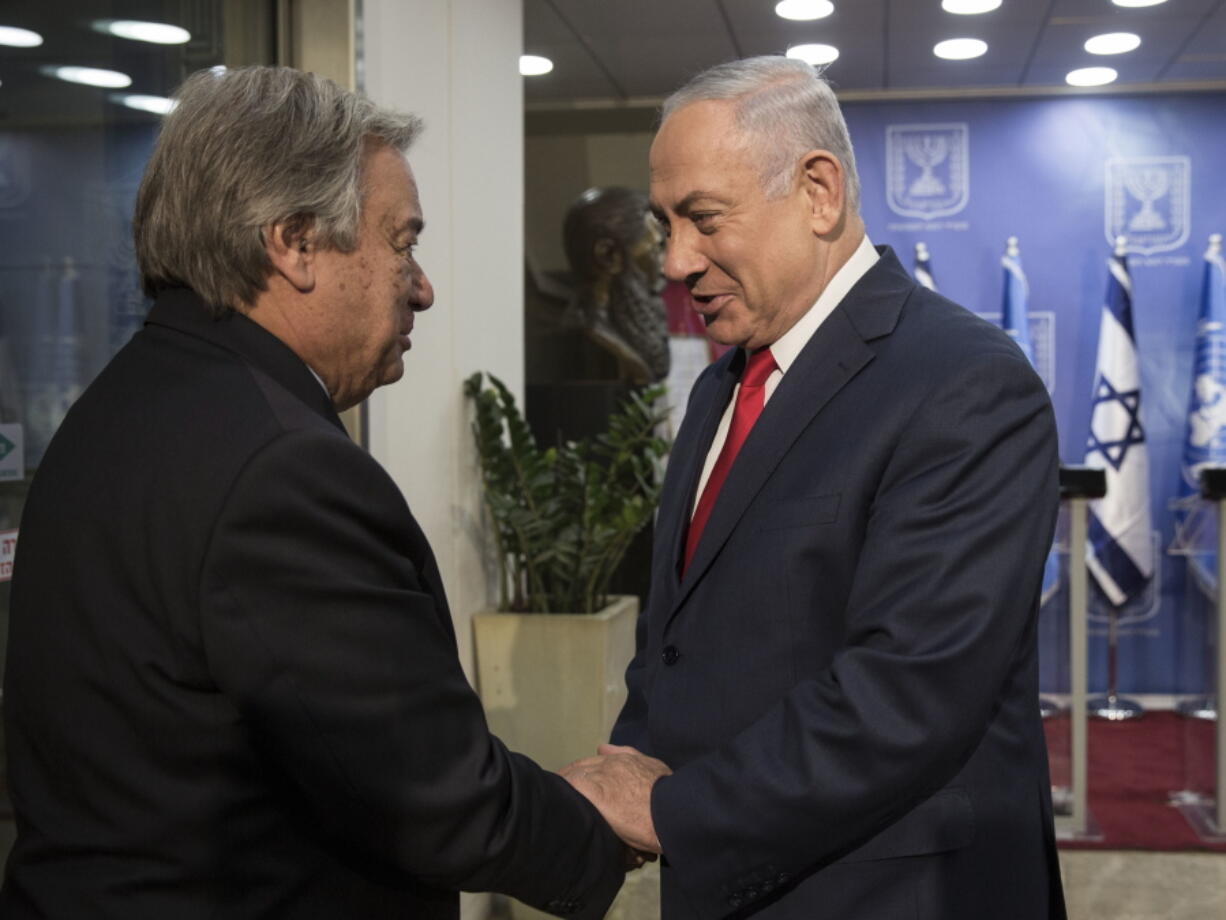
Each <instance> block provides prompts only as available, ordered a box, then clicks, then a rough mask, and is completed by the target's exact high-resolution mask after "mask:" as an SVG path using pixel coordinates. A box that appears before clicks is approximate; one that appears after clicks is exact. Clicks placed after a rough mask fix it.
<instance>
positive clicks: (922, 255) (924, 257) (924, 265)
mask: <svg viewBox="0 0 1226 920" xmlns="http://www.w3.org/2000/svg"><path fill="white" fill-rule="evenodd" d="M912 274H913V275H915V280H916V281H918V282H919V283H920V284H921V285H922V286H923V287H926V288H928V290H930V291H935V290H936V289H937V282H936V279H935V278H934V277H933V275H932V260H931V258H930V257H929V255H928V246H927V244H926V243H916V244H915V269H914V271H913V272H912Z"/></svg>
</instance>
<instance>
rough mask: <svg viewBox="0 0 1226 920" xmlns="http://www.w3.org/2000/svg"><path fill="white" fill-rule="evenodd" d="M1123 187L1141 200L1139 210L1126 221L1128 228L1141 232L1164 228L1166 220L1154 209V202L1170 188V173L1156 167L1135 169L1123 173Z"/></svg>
mask: <svg viewBox="0 0 1226 920" xmlns="http://www.w3.org/2000/svg"><path fill="white" fill-rule="evenodd" d="M1124 187H1125V188H1127V189H1128V191H1129V192H1130V193H1131V194H1132V197H1133V198H1135V199H1137V201H1139V202H1141V210H1139V211H1138V212H1137V213H1136V214H1134V215H1133V217H1132V220H1130V221H1128V229H1129V230H1134V231H1137V232H1141V233H1143V232H1145V231H1147V230H1165V229H1166V221H1165V220H1164V219H1163V217H1162V215H1161V214H1159V213H1158V212H1157V211H1155V210H1154V202H1155V201H1157V200H1158V199H1159V198H1161V197H1162V196H1163V195H1165V194H1166V193H1167V192H1168V191H1169V190H1170V187H1171V176H1170V173H1169V172H1167V171H1166V170H1165V169H1158V168H1156V167H1148V168H1145V169H1135V170H1132V171H1130V172H1128V173H1127V174H1125V176H1124Z"/></svg>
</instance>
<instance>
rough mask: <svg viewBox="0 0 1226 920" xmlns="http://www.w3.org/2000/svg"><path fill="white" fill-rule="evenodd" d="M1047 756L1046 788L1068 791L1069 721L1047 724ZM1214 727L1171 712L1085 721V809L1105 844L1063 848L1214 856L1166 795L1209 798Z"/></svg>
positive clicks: (1217, 846) (1217, 847)
mask: <svg viewBox="0 0 1226 920" xmlns="http://www.w3.org/2000/svg"><path fill="white" fill-rule="evenodd" d="M1044 727H1045V728H1046V730H1047V749H1048V753H1049V757H1050V758H1051V772H1052V783H1053V784H1054V785H1056V786H1067V785H1068V781H1069V780H1068V777H1069V774H1070V767H1069V757H1068V752H1069V741H1070V739H1069V720H1068V716H1067V715H1062V716H1057V717H1056V718H1053V719H1048V720H1047V721H1046V722H1045V723H1044ZM1213 730H1214V724H1213V723H1212V722H1205V721H1202V720H1197V719H1185V718H1183V717H1181V716H1178V715H1176V714H1175V713H1173V712H1148V713H1146V714H1145V715H1144V716H1143V717H1141V718H1140V719H1137V720H1135V721H1132V722H1105V721H1100V720H1098V719H1091V720H1090V735H1089V740H1088V742H1087V746H1088V748H1089V760H1090V763H1089V780H1088V786H1089V789H1088V794H1089V809H1090V815H1091V818H1092V820H1093V822H1094V823H1096V824H1097V825H1098V829H1099V831H1100V832H1101V833H1102V837H1103V839H1102V840H1101V841H1096V842H1092V843H1091V842H1082V841H1061V842H1060V846H1062V847H1068V848H1070V849H1098V850H1216V851H1220V852H1226V843H1222V844H1209V843H1205V842H1203V841H1202V840H1201V839H1200V838H1199V837H1198V836H1197V834H1196V832H1195V831H1194V830H1193V829H1192V827H1191V825H1189V824H1188V822H1187V821H1186V820H1185V819H1184V817H1183V815H1182V814H1180V813H1179V811H1177V810H1176V809H1175V808H1174V807H1173V806H1171V805H1170V804H1168V798H1169V794H1170V793H1171V792H1173V791H1175V790H1180V789H1192V790H1195V791H1198V792H1202V793H1212V791H1213V785H1214V782H1213V770H1214V763H1213Z"/></svg>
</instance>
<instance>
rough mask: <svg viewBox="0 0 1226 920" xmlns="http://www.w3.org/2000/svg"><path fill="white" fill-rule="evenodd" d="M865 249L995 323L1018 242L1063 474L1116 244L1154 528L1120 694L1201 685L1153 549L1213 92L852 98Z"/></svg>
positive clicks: (1165, 496)
mask: <svg viewBox="0 0 1226 920" xmlns="http://www.w3.org/2000/svg"><path fill="white" fill-rule="evenodd" d="M844 111H845V112H846V115H847V122H848V126H849V128H850V130H851V136H852V140H853V141H854V143H855V148H856V157H857V163H858V166H859V171H860V176H861V181H862V186H863V193H862V198H863V213H864V217H865V221H866V223H867V226H868V231H869V235H870V236H871V238H872V239H873V241H874V242H875V243H878V244H880V243H886V244H889V245H890V246H893V247H894V249H895V250H896V251H897V252H898V254H899V257H900V258H901V259H902V261H903V263H904V264H905V265H907V266H910V265H911V264H912V260H913V251H914V246H915V243H917V242H919V241H923V242H925V243H926V244H927V245H928V248H929V250H930V252H931V265H932V271H933V273H934V275H935V277H936V283H937V286H938V288H939V289H940V291H941V292H942V293H944V294H946V295H947V296H949V297H950V298H952V299H953V300H955V301H957V302H959V303H961V304H963V305H964V306H966V307H968V308H969V309H972V310H974V311H976V312H978V313H984V314H999V312H1000V309H1001V298H1002V274H1001V264H1000V257H1001V254H1002V253H1003V252H1004V248H1005V243H1006V240H1007V238H1008V237H1010V236H1017V237H1018V238H1019V239H1020V243H1021V252H1022V256H1023V259H1024V265H1025V270H1026V275H1027V278H1028V281H1029V288H1030V300H1029V310H1030V316H1031V329H1032V333H1033V334H1034V335H1035V337H1036V342H1035V351H1036V361H1037V363H1038V365H1039V370H1040V373H1042V375H1043V376H1044V379H1045V380H1046V381H1047V383H1048V386H1049V388H1050V390H1051V393H1052V400H1053V402H1054V404H1055V407H1056V417H1057V423H1058V426H1059V431H1060V456H1061V458H1062V459H1063V460H1064V462H1066V463H1081V462H1082V460H1083V459H1084V457H1085V446H1086V436H1087V433H1088V426H1089V415H1090V394H1091V388H1092V386H1093V375H1094V367H1095V351H1096V347H1097V339H1098V327H1099V319H1100V313H1101V307H1102V302H1103V298H1104V295H1105V293H1106V289H1107V266H1106V259H1107V257H1108V255H1109V254H1110V250H1111V245H1110V242H1109V240H1110V239H1111V238H1112V237H1114V236H1115V235H1116V234H1118V233H1123V234H1125V235H1126V236H1127V237H1128V238H1129V250H1130V252H1129V267H1130V269H1131V272H1132V279H1133V310H1134V323H1135V333H1136V341H1137V348H1138V351H1139V355H1140V363H1141V380H1142V408H1141V417H1142V421H1143V424H1144V426H1145V430H1146V434H1147V439H1148V446H1149V464H1150V498H1151V505H1152V514H1153V522H1154V523H1153V526H1154V530H1155V536H1154V541H1155V552H1156V554H1157V558H1156V572H1155V576H1154V580H1153V588H1152V590H1151V591H1149V592H1147V593H1146V595H1145V596H1144V597H1142V598H1140V599H1139V600H1138V601H1137V602H1135V603H1131V604H1129V605H1127V606H1126V607H1124V608H1123V609H1122V611H1121V612H1122V623H1123V624H1124V628H1123V630H1122V639H1121V642H1120V647H1119V684H1120V689H1121V690H1123V691H1131V692H1150V693H1179V692H1199V691H1201V690H1202V689H1203V688H1204V683H1205V679H1206V675H1205V667H1204V665H1205V653H1204V642H1205V639H1204V635H1205V633H1204V630H1205V623H1206V617H1207V615H1208V609H1209V607H1208V605H1207V604H1206V603H1205V598H1204V596H1203V594H1202V593H1201V591H1200V589H1199V588H1197V587H1196V586H1195V585H1194V584H1193V582H1192V580H1191V579H1188V578H1186V577H1185V575H1186V572H1185V569H1186V566H1185V562H1184V559H1183V558H1182V557H1179V556H1173V555H1170V554H1169V553H1168V552H1167V551H1168V548H1169V547H1170V545H1171V542H1172V538H1173V536H1174V515H1173V514H1172V512H1171V509H1170V507H1169V503H1170V501H1171V500H1172V499H1173V498H1174V497H1175V496H1176V495H1177V494H1178V491H1179V460H1180V455H1181V452H1182V449H1183V442H1184V437H1185V430H1186V423H1187V412H1188V397H1189V394H1190V391H1191V375H1192V356H1193V347H1194V338H1195V332H1196V320H1197V310H1198V305H1199V297H1200V283H1201V277H1202V265H1203V262H1202V255H1203V253H1204V251H1205V248H1206V244H1207V240H1208V237H1209V234H1210V233H1214V232H1226V178H1224V177H1223V170H1224V168H1226V162H1224V161H1223V159H1222V151H1223V150H1226V96H1223V95H1221V94H1203V95H1183V96H1144V97H1135V98H1120V97H1079V98H1059V99H1028V100H1008V101H1002V100H990V101H989V100H983V101H961V102H905V103H850V104H848V105H846V106H845V107H844ZM1061 600H1062V599H1061V598H1060V597H1059V596H1058V597H1057V598H1055V599H1053V601H1052V603H1051V605H1049V606H1050V607H1051V608H1052V609H1049V610H1048V611H1047V612H1046V613H1045V617H1044V623H1043V630H1042V642H1043V651H1044V661H1045V668H1044V683H1045V684H1046V685H1047V687H1048V688H1049V689H1059V685H1060V684H1061V683H1062V682H1063V680H1064V679H1066V674H1065V671H1064V668H1063V667H1062V666H1059V664H1058V660H1059V655H1058V654H1057V646H1058V643H1059V642H1061V641H1063V638H1064V636H1063V628H1062V626H1061V624H1060V623H1059V622H1058V620H1059V617H1057V616H1053V611H1054V610H1055V609H1060V610H1062V609H1063V607H1062V603H1061ZM1104 613H1105V608H1104V607H1103V605H1102V599H1101V598H1097V599H1096V602H1095V606H1094V609H1093V610H1092V612H1091V637H1092V641H1091V652H1090V653H1091V685H1092V687H1096V688H1100V687H1102V686H1103V685H1104V683H1105V658H1106V655H1105V650H1104V647H1103V640H1102V635H1103V634H1104V632H1105V629H1104V625H1105V619H1104Z"/></svg>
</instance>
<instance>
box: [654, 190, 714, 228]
mask: <svg viewBox="0 0 1226 920" xmlns="http://www.w3.org/2000/svg"><path fill="white" fill-rule="evenodd" d="M699 201H714V202H717V203H719V204H722V205H726V204H728V201H727V199H725V198H724V197H722V196H721V195H717V194H716V193H715V192H708V191H704V190H703V189H698V190H696V191H693V192H690V193H689V194H688V195H686V196H685V197H684V198H682V199H681V200H680V201H679V202H677V207H676V208H674V210H675V211H676V212H677V213H678V214H680V215H681V216H682V217H685V216H686V215H687V214H688V213H689V212H690V211H691V210H692V209H693V208H694V205H695V204H697V203H698V202H699ZM648 207H649V208H650V209H651V213H652V214H654V215H655V216H656V219H657V220H660V221H665V222H667V221H666V218H665V216H664V209H663V208H662V207H660V206H659V205H658V204H656V203H655V202H652V203H651V204H650V205H648Z"/></svg>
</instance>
